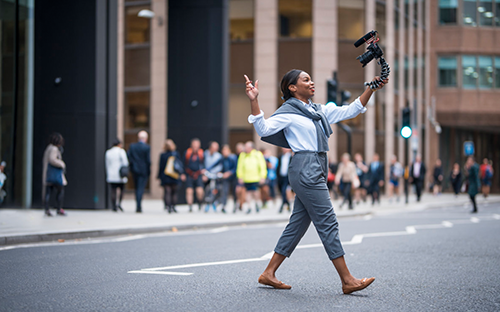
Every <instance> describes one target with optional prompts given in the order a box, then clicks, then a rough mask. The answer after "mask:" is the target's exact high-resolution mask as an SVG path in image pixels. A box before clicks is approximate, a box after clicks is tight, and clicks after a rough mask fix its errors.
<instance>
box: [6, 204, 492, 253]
mask: <svg viewBox="0 0 500 312" xmlns="http://www.w3.org/2000/svg"><path fill="white" fill-rule="evenodd" d="M477 200H478V204H479V205H481V204H482V203H486V202H487V203H500V195H493V196H490V197H489V198H488V199H487V200H485V199H484V198H483V197H482V196H477ZM469 203H470V200H469V197H468V196H467V195H466V194H461V195H460V196H459V197H457V198H455V197H454V196H453V195H452V194H442V195H440V196H433V195H431V194H425V195H423V196H422V201H421V202H420V203H417V202H416V201H415V196H414V195H413V196H411V197H410V202H409V204H407V205H405V204H404V198H401V200H400V201H399V202H396V201H393V202H392V203H391V202H389V201H388V200H387V199H385V198H382V203H381V205H378V204H376V205H375V206H372V205H371V204H369V203H361V204H360V205H358V206H355V209H354V210H348V209H347V208H346V207H345V206H344V208H343V209H339V208H338V207H339V205H340V200H336V201H334V202H333V205H334V207H335V212H336V214H337V217H339V218H343V217H355V216H363V215H368V214H380V213H382V214H383V213H395V212H401V211H418V210H424V209H430V208H436V207H443V206H451V205H469ZM122 206H123V209H124V210H125V211H124V212H118V213H115V212H112V211H110V210H68V211H67V213H68V216H66V217H60V216H54V217H51V218H49V217H45V216H44V215H43V210H41V209H0V245H12V244H20V243H32V242H41V241H55V240H58V239H76V238H89V237H100V236H113V235H128V234H139V233H151V232H161V231H172V230H173V231H176V230H183V229H196V228H215V227H222V226H231V225H233V226H234V225H241V224H258V223H275V222H287V221H288V218H289V213H288V212H287V211H285V212H283V213H282V214H279V213H278V208H279V205H278V204H276V205H275V206H273V205H271V206H270V207H268V208H267V209H261V211H260V213H258V214H256V213H255V211H252V213H251V214H248V215H247V214H245V213H244V212H240V211H238V212H237V213H236V214H233V213H232V206H231V207H229V209H227V211H228V213H227V214H223V213H221V212H217V213H214V212H213V211H210V212H208V213H205V212H204V211H203V210H202V211H198V209H197V208H196V209H195V210H196V211H195V212H193V213H189V212H188V207H187V205H180V206H178V207H177V211H178V212H179V213H177V214H168V213H166V212H165V211H164V210H163V203H162V201H161V200H145V201H143V213H142V214H136V213H135V201H134V200H124V201H123V202H122ZM195 207H196V205H195Z"/></svg>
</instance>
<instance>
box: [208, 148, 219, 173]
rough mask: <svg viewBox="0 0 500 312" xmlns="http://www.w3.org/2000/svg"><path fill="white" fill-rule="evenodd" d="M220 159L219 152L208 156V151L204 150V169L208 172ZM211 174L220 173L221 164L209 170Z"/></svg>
mask: <svg viewBox="0 0 500 312" xmlns="http://www.w3.org/2000/svg"><path fill="white" fill-rule="evenodd" d="M221 159H222V155H221V153H219V152H215V153H213V154H212V155H210V151H208V150H206V151H205V168H206V169H207V170H208V169H209V168H211V167H212V166H213V165H214V164H216V163H217V162H219V161H220V160H221ZM208 171H210V172H211V173H219V172H221V171H222V162H220V163H219V164H218V165H217V166H215V167H213V168H211V169H210V170H208Z"/></svg>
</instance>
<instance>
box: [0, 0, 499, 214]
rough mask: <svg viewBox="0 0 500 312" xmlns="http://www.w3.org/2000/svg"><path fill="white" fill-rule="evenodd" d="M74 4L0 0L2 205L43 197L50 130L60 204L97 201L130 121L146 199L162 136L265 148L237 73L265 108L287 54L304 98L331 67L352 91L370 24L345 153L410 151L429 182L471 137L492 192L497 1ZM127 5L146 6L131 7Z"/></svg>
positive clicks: (340, 141) (335, 139) (401, 154)
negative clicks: (112, 151) (140, 141)
mask: <svg viewBox="0 0 500 312" xmlns="http://www.w3.org/2000/svg"><path fill="white" fill-rule="evenodd" d="M79 3H80V2H66V1H60V0H51V1H43V2H41V1H36V0H25V1H7V0H0V22H1V26H0V41H1V50H0V59H1V67H0V72H1V77H0V78H1V81H2V83H1V90H0V91H1V100H0V101H1V102H0V131H1V133H0V136H1V144H0V155H1V158H2V160H5V161H6V162H7V167H6V175H7V182H6V184H5V185H4V190H5V191H6V194H7V196H6V204H8V205H9V206H16V207H17V206H18V207H31V206H39V205H40V204H41V199H40V195H39V193H40V191H41V181H40V179H41V168H40V163H41V155H42V154H43V149H44V147H45V146H46V143H47V142H46V137H47V136H48V135H49V134H50V133H51V132H53V131H58V132H61V133H62V134H63V136H64V137H65V138H66V141H67V146H66V147H65V153H64V159H65V160H66V161H67V162H68V168H71V169H68V170H69V171H68V179H69V180H70V185H69V186H68V188H67V196H66V197H67V200H66V203H67V206H68V207H78V208H82V207H83V208H104V207H106V206H107V205H108V194H107V190H106V185H105V183H104V181H105V180H104V151H105V150H106V149H107V148H108V147H109V145H110V143H111V141H112V139H113V138H115V137H118V138H120V139H122V140H123V141H124V142H125V147H128V146H129V145H130V144H131V143H133V142H134V141H135V140H136V134H137V132H138V131H139V130H143V129H144V130H147V131H148V132H150V144H151V148H152V153H151V155H152V163H153V167H152V175H151V179H150V181H149V184H148V193H149V195H150V196H151V197H153V198H160V197H161V189H160V187H159V185H158V181H157V180H156V174H157V172H158V170H159V168H158V167H157V166H158V157H159V154H160V153H161V152H162V150H163V143H164V141H165V139H166V138H173V139H174V141H176V143H177V145H178V147H179V150H181V151H183V150H185V149H186V148H187V147H188V145H189V141H190V139H191V138H194V137H199V138H200V139H201V141H202V147H203V148H206V147H207V145H208V142H209V141H212V140H215V141H218V142H220V143H228V144H230V145H231V147H234V145H235V144H236V142H242V141H247V140H255V141H256V142H257V144H258V146H264V143H263V142H261V141H260V140H259V138H258V137H257V135H256V134H255V132H254V130H253V128H252V126H251V125H250V124H248V122H247V117H248V114H249V107H248V100H247V99H246V95H245V93H244V79H243V75H244V74H247V75H248V76H249V77H251V79H252V80H256V79H258V80H259V83H260V103H261V105H262V109H263V111H264V112H265V115H266V116H270V115H271V114H272V112H273V111H274V110H275V109H276V108H277V107H279V105H281V103H282V101H281V99H280V97H281V95H280V93H279V81H280V79H281V77H282V75H283V74H284V73H286V72H287V71H288V70H290V69H292V68H299V69H302V70H305V71H307V72H308V73H310V74H311V75H312V77H313V79H314V81H315V84H316V96H315V98H314V101H315V102H318V103H325V102H326V101H327V94H326V91H327V83H326V82H327V80H328V79H331V78H332V77H333V75H334V73H336V75H337V78H338V86H339V88H338V92H339V93H340V92H341V91H348V92H349V93H350V94H351V95H352V96H351V98H350V99H349V101H352V100H353V99H354V98H355V97H357V96H358V95H359V94H361V93H362V92H363V89H364V86H363V82H364V81H369V80H371V79H372V78H373V77H374V76H375V75H377V74H378V73H379V71H380V67H379V66H378V65H376V64H375V62H371V63H370V64H369V65H368V66H366V67H365V68H363V67H362V66H361V64H360V63H359V62H358V61H357V60H356V57H357V56H358V55H360V54H362V53H363V52H364V50H365V46H363V47H359V48H355V47H354V46H353V43H354V42H355V41H356V40H357V39H359V38H360V37H361V36H363V35H364V34H365V33H367V32H368V31H370V30H377V31H378V33H379V37H380V42H379V44H380V46H381V47H382V49H383V50H384V52H385V54H384V57H385V59H386V60H387V62H388V63H389V65H390V66H391V75H390V83H389V84H388V85H387V86H386V87H385V88H384V89H383V90H381V91H378V92H376V93H375V95H374V96H373V97H372V99H371V101H370V103H369V104H368V106H369V107H368V111H367V112H366V113H365V114H362V115H360V116H358V117H356V118H354V119H352V120H349V121H346V122H344V124H345V125H347V126H349V127H350V129H351V136H352V152H353V153H356V152H359V153H361V154H362V155H363V156H364V158H365V160H366V161H367V162H370V161H371V159H372V157H373V155H374V154H375V153H378V154H379V155H380V156H381V159H382V160H384V161H385V162H386V163H388V162H389V159H390V157H391V155H394V154H395V155H397V156H398V158H399V159H400V160H401V161H402V162H403V163H409V162H411V161H412V160H413V158H414V157H415V155H416V154H421V155H422V156H423V159H424V160H425V162H426V164H427V167H428V168H429V169H430V170H428V172H429V175H428V176H427V182H428V183H430V182H431V172H432V168H433V164H434V162H435V160H436V159H438V158H440V159H442V160H443V165H444V171H445V174H448V173H449V171H450V170H451V166H452V164H453V163H455V162H458V163H459V164H460V165H462V164H463V163H464V161H465V153H464V142H466V141H472V142H473V144H474V147H475V151H474V152H475V153H474V155H475V156H476V158H477V159H478V161H482V159H483V158H485V157H486V158H488V159H491V160H492V161H493V164H494V169H495V172H496V173H497V174H495V175H494V183H493V191H496V192H498V191H500V189H499V185H500V183H499V181H500V180H499V179H500V174H498V173H499V172H500V167H499V164H500V106H499V105H497V100H496V97H497V96H498V95H499V94H500V2H498V1H497V0H437V1H431V0H393V1H389V0H388V1H381V0H380V1H376V0H185V1H168V0H106V1H97V0H96V1H91V2H89V3H87V2H86V4H85V5H80V4H81V3H80V4H79ZM141 10H150V11H152V12H153V13H154V16H152V17H151V15H149V18H145V17H140V16H139V15H138V13H139V12H140V11H141ZM49 16H50V18H49ZM56 17H57V18H56ZM339 101H340V98H339ZM340 104H342V103H337V105H340ZM405 107H408V108H409V109H410V110H411V123H412V128H413V135H412V137H411V138H410V139H408V140H407V141H405V140H404V139H403V138H402V137H401V135H400V134H399V129H400V128H401V111H402V109H403V108H405ZM344 128H345V127H344ZM342 129H343V128H341V127H334V135H332V137H331V139H330V154H329V158H330V159H331V160H332V161H334V162H335V161H338V159H339V158H340V155H341V154H342V153H344V152H347V151H348V150H347V141H348V135H347V134H346V132H345V131H344V130H342ZM271 148H273V149H274V150H275V151H277V150H276V149H275V148H274V147H271ZM388 167H389V166H386V168H387V169H388ZM89 168H92V170H89ZM127 187H128V188H129V189H131V188H133V185H132V182H130V184H129V185H128V186H127Z"/></svg>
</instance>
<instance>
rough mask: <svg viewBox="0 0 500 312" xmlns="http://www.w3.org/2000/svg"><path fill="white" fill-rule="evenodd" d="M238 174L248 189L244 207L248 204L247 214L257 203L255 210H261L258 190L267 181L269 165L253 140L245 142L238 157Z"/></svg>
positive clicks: (240, 180)
mask: <svg viewBox="0 0 500 312" xmlns="http://www.w3.org/2000/svg"><path fill="white" fill-rule="evenodd" d="M236 176H237V177H238V180H239V182H240V184H244V185H245V189H246V190H247V192H246V193H247V195H246V202H245V203H243V208H244V207H245V206H248V210H247V214H249V213H251V212H252V207H253V206H254V205H255V211H256V212H259V209H260V208H259V206H260V205H261V203H260V194H259V192H258V190H259V185H263V184H264V183H265V181H266V177H267V165H266V160H265V158H264V155H262V153H261V152H259V151H258V150H256V149H255V145H254V143H253V142H252V141H248V142H246V143H245V151H244V152H242V153H241V154H240V156H239V157H238V166H237V167H236Z"/></svg>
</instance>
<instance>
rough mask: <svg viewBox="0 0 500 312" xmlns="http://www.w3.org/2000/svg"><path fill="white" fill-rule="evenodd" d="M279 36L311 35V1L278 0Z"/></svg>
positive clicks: (307, 36) (308, 36)
mask: <svg viewBox="0 0 500 312" xmlns="http://www.w3.org/2000/svg"><path fill="white" fill-rule="evenodd" d="M279 18H280V20H279V23H280V36H281V37H290V38H311V37H312V1H311V0H307V1H304V0H279Z"/></svg>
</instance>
